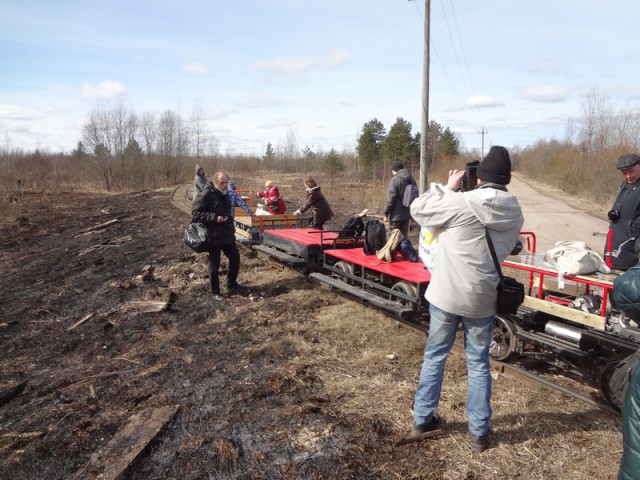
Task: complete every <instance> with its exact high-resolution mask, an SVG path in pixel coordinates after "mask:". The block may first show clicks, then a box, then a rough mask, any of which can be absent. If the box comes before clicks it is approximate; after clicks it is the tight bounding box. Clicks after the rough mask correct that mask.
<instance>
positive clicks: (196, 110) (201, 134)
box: [190, 100, 208, 160]
mask: <svg viewBox="0 0 640 480" xmlns="http://www.w3.org/2000/svg"><path fill="white" fill-rule="evenodd" d="M190 122H191V137H192V138H191V144H192V145H193V150H194V152H193V153H194V154H195V156H196V159H197V160H199V159H200V157H201V156H202V154H203V150H204V146H205V140H206V130H207V126H208V125H207V118H206V113H205V109H204V105H202V103H201V102H200V101H199V100H196V102H195V103H194V105H193V110H192V111H191V118H190Z"/></svg>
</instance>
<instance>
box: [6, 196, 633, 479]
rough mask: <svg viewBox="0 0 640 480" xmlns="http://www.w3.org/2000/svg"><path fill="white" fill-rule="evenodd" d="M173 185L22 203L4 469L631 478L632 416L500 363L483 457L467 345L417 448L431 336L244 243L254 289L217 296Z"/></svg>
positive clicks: (11, 226) (9, 336)
mask: <svg viewBox="0 0 640 480" xmlns="http://www.w3.org/2000/svg"><path fill="white" fill-rule="evenodd" d="M285 192H286V193H287V196H288V197H289V198H292V197H294V196H300V195H299V194H298V193H296V191H295V190H293V189H292V188H289V189H285ZM343 192H344V191H343V190H342V189H339V188H337V187H334V190H333V191H332V190H330V189H329V190H328V191H325V195H327V196H328V197H329V198H333V199H334V201H332V207H334V210H336V211H337V214H338V215H337V219H336V221H335V222H334V223H335V224H334V225H332V226H333V228H336V227H338V226H339V225H341V224H342V223H343V220H344V218H346V216H347V215H348V214H349V213H350V211H351V210H352V211H353V212H356V211H359V210H360V208H361V207H364V206H366V205H354V204H353V202H351V200H350V199H346V198H344V197H342V196H341V195H345V194H344V193H343ZM171 193H172V191H171V190H169V189H165V190H159V191H152V192H143V193H138V194H128V195H125V194H120V195H108V194H86V193H73V194H64V193H60V194H53V193H42V192H27V195H26V197H25V199H24V201H23V202H22V203H21V204H18V205H15V206H12V207H11V208H13V209H14V210H13V211H10V212H9V213H8V215H7V217H6V219H5V221H4V222H3V223H2V226H1V227H0V270H1V272H2V275H1V276H0V352H1V355H0V479H3V480H9V479H11V480H19V479H40V478H43V479H44V478H47V479H88V478H116V477H117V476H118V475H120V477H121V478H136V479H138V478H140V479H160V478H175V479H226V478H229V479H299V478H318V479H319V478H337V479H343V478H358V479H360V478H372V479H374V478H375V479H388V478H403V479H404V478H415V479H417V478H424V479H484V478H487V479H488V478H491V479H496V478H500V479H510V478H522V479H525V478H526V479H532V478H539V479H543V478H544V479H549V478H562V479H567V478H572V479H583V478H598V479H607V478H615V475H616V473H617V468H618V464H619V460H620V454H621V450H622V447H621V435H620V420H619V418H617V417H616V416H613V415H610V414H607V413H603V412H601V411H599V410H596V409H595V408H593V407H590V406H586V405H584V404H582V403H578V402H577V401H574V400H572V399H570V398H568V397H566V396H563V395H561V394H560V393H558V392H555V391H549V390H542V389H538V388H536V387H533V386H528V385H524V384H522V383H519V382H518V381H516V380H513V379H510V378H507V377H504V376H503V375H501V374H499V373H497V372H496V373H495V374H494V392H493V408H494V417H493V420H492V430H493V434H492V435H493V437H492V440H491V445H490V446H491V448H490V449H489V450H487V451H486V452H484V453H482V454H472V453H471V450H470V449H469V445H468V440H467V436H466V420H465V414H464V405H465V395H466V369H465V367H464V360H463V358H462V356H461V355H460V354H454V355H452V356H451V357H450V360H449V363H448V367H447V372H446V378H445V382H444V386H443V392H442V402H441V414H442V415H443V416H444V417H445V419H446V424H445V426H444V427H443V432H442V435H441V436H439V437H438V438H436V439H432V440H423V441H421V442H418V443H410V444H406V445H398V444H397V442H398V440H400V439H401V438H403V437H405V436H406V435H407V434H408V432H409V429H410V425H411V418H412V417H411V405H412V401H413V395H414V392H415V386H416V383H417V377H418V373H419V368H420V364H421V360H422V350H423V348H424V341H425V337H424V335H423V334H420V333H418V332H416V331H415V330H413V329H410V328H408V327H405V326H402V325H400V324H398V323H396V322H394V321H393V320H391V319H390V318H389V317H387V316H385V315H383V314H382V313H380V312H377V311H375V310H372V309H371V308H368V307H366V306H363V305H360V304H358V303H356V302H353V301H351V300H348V299H346V298H343V297H342V296H339V295H337V294H335V292H332V291H331V290H329V289H327V288H325V287H321V286H319V285H317V284H315V283H312V282H311V281H309V280H308V279H307V277H305V276H304V275H302V274H301V273H298V272H295V271H292V270H290V269H279V268H277V267H276V266H274V265H273V264H271V263H270V262H269V260H268V259H267V258H265V257H263V256H259V255H256V254H255V252H252V251H250V250H249V249H247V248H244V247H243V248H241V255H242V267H241V273H240V278H239V280H240V281H241V283H243V284H244V285H246V286H247V287H249V289H250V296H248V297H239V296H234V297H229V298H227V299H226V300H225V301H224V302H222V303H220V302H218V303H214V302H213V301H212V299H211V294H210V292H209V286H208V280H207V277H206V275H207V270H206V256H205V255H197V254H194V253H193V252H191V251H190V250H189V249H188V248H187V247H185V246H184V245H183V244H182V231H183V229H184V227H185V226H186V224H187V223H188V221H189V216H188V215H187V214H186V213H185V212H184V211H182V210H180V209H179V208H176V207H175V206H173V205H172V203H171V202H170V197H171ZM332 194H333V197H331V195H332ZM335 199H338V201H335ZM340 205H344V207H342V208H341V207H340ZM292 207H297V205H295V204H293V203H292V204H291V205H290V209H291V210H293V208H292ZM372 213H373V214H375V213H376V212H375V211H374V212H372ZM378 213H379V212H378ZM224 268H225V265H224V263H223V273H224ZM12 389H14V390H13V393H14V395H8V393H10V392H12ZM11 397H12V398H11Z"/></svg>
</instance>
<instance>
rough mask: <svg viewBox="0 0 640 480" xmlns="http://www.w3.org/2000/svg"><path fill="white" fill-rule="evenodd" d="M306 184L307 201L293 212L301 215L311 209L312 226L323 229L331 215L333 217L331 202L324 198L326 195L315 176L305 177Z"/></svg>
mask: <svg viewBox="0 0 640 480" xmlns="http://www.w3.org/2000/svg"><path fill="white" fill-rule="evenodd" d="M304 186H305V188H306V190H307V201H306V202H305V203H304V205H302V206H301V207H300V208H299V209H298V210H296V211H295V212H293V214H294V215H301V214H303V213H304V212H306V211H307V210H308V209H311V213H313V217H312V218H311V220H310V222H309V224H310V225H311V228H316V229H318V230H322V229H323V227H324V222H327V221H329V220H331V217H333V212H332V211H331V207H330V206H329V202H327V199H326V198H324V195H323V194H322V192H321V191H320V185H318V183H317V182H316V181H315V180H314V179H313V177H307V178H305V179H304Z"/></svg>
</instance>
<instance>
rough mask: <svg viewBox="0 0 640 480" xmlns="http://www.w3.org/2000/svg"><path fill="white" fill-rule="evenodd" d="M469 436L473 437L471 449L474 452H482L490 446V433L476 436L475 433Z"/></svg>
mask: <svg viewBox="0 0 640 480" xmlns="http://www.w3.org/2000/svg"><path fill="white" fill-rule="evenodd" d="M469 438H470V439H471V450H472V451H473V452H476V453H482V452H484V451H485V450H486V449H487V448H489V435H482V436H481V437H476V436H475V435H471V434H469Z"/></svg>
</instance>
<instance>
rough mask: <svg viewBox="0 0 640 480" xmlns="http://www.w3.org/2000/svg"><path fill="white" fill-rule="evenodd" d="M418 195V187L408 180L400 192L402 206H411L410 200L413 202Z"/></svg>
mask: <svg viewBox="0 0 640 480" xmlns="http://www.w3.org/2000/svg"><path fill="white" fill-rule="evenodd" d="M419 196H420V191H419V190H418V187H416V186H415V185H414V184H413V183H411V182H409V183H408V184H407V185H406V186H405V187H404V192H403V194H402V206H403V207H409V206H411V202H413V201H414V200H415V199H416V198H418V197H419Z"/></svg>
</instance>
